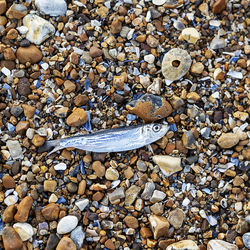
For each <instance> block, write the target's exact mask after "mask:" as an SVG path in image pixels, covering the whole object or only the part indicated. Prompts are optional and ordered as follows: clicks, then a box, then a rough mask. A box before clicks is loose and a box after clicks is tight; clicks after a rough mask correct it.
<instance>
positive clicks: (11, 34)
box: [6, 29, 18, 40]
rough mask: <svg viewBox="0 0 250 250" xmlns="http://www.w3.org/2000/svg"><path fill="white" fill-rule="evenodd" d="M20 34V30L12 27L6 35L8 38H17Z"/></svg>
mask: <svg viewBox="0 0 250 250" xmlns="http://www.w3.org/2000/svg"><path fill="white" fill-rule="evenodd" d="M17 36H18V32H17V30H16V29H10V30H9V31H8V33H7V35H6V37H7V38H8V39H11V40H12V39H16V38H17Z"/></svg>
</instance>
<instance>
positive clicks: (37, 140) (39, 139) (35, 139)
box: [32, 134, 46, 147]
mask: <svg viewBox="0 0 250 250" xmlns="http://www.w3.org/2000/svg"><path fill="white" fill-rule="evenodd" d="M45 141H46V138H45V137H42V136H40V135H38V134H35V135H34V137H33V139H32V143H33V144H34V146H36V147H41V146H42V145H43V144H44V143H45Z"/></svg>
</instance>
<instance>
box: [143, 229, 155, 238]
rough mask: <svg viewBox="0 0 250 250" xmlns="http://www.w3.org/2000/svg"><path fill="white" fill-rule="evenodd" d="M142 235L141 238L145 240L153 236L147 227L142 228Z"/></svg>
mask: <svg viewBox="0 0 250 250" xmlns="http://www.w3.org/2000/svg"><path fill="white" fill-rule="evenodd" d="M140 234H141V237H142V238H144V239H145V238H149V237H152V236H153V234H152V231H151V230H150V228H147V227H142V228H141V229H140Z"/></svg>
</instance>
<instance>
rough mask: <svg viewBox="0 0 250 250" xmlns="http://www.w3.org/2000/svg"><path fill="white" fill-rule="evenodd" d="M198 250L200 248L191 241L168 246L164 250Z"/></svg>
mask: <svg viewBox="0 0 250 250" xmlns="http://www.w3.org/2000/svg"><path fill="white" fill-rule="evenodd" d="M181 249H185V250H199V249H200V248H199V247H198V246H197V244H196V243H195V242H194V241H192V240H182V241H179V242H176V243H173V244H170V245H169V246H168V247H167V248H166V250H181Z"/></svg>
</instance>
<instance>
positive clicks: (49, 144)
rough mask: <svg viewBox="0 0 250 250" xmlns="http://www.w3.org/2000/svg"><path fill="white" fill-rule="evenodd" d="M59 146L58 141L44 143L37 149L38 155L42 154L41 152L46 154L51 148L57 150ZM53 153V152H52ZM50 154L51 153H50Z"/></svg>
mask: <svg viewBox="0 0 250 250" xmlns="http://www.w3.org/2000/svg"><path fill="white" fill-rule="evenodd" d="M59 145H60V139H58V140H51V141H46V142H45V143H44V144H43V146H41V147H39V148H38V153H43V152H48V151H50V150H51V149H52V148H57V147H59ZM53 151H54V150H53ZM56 151H57V150H56ZM50 154H51V152H50Z"/></svg>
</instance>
